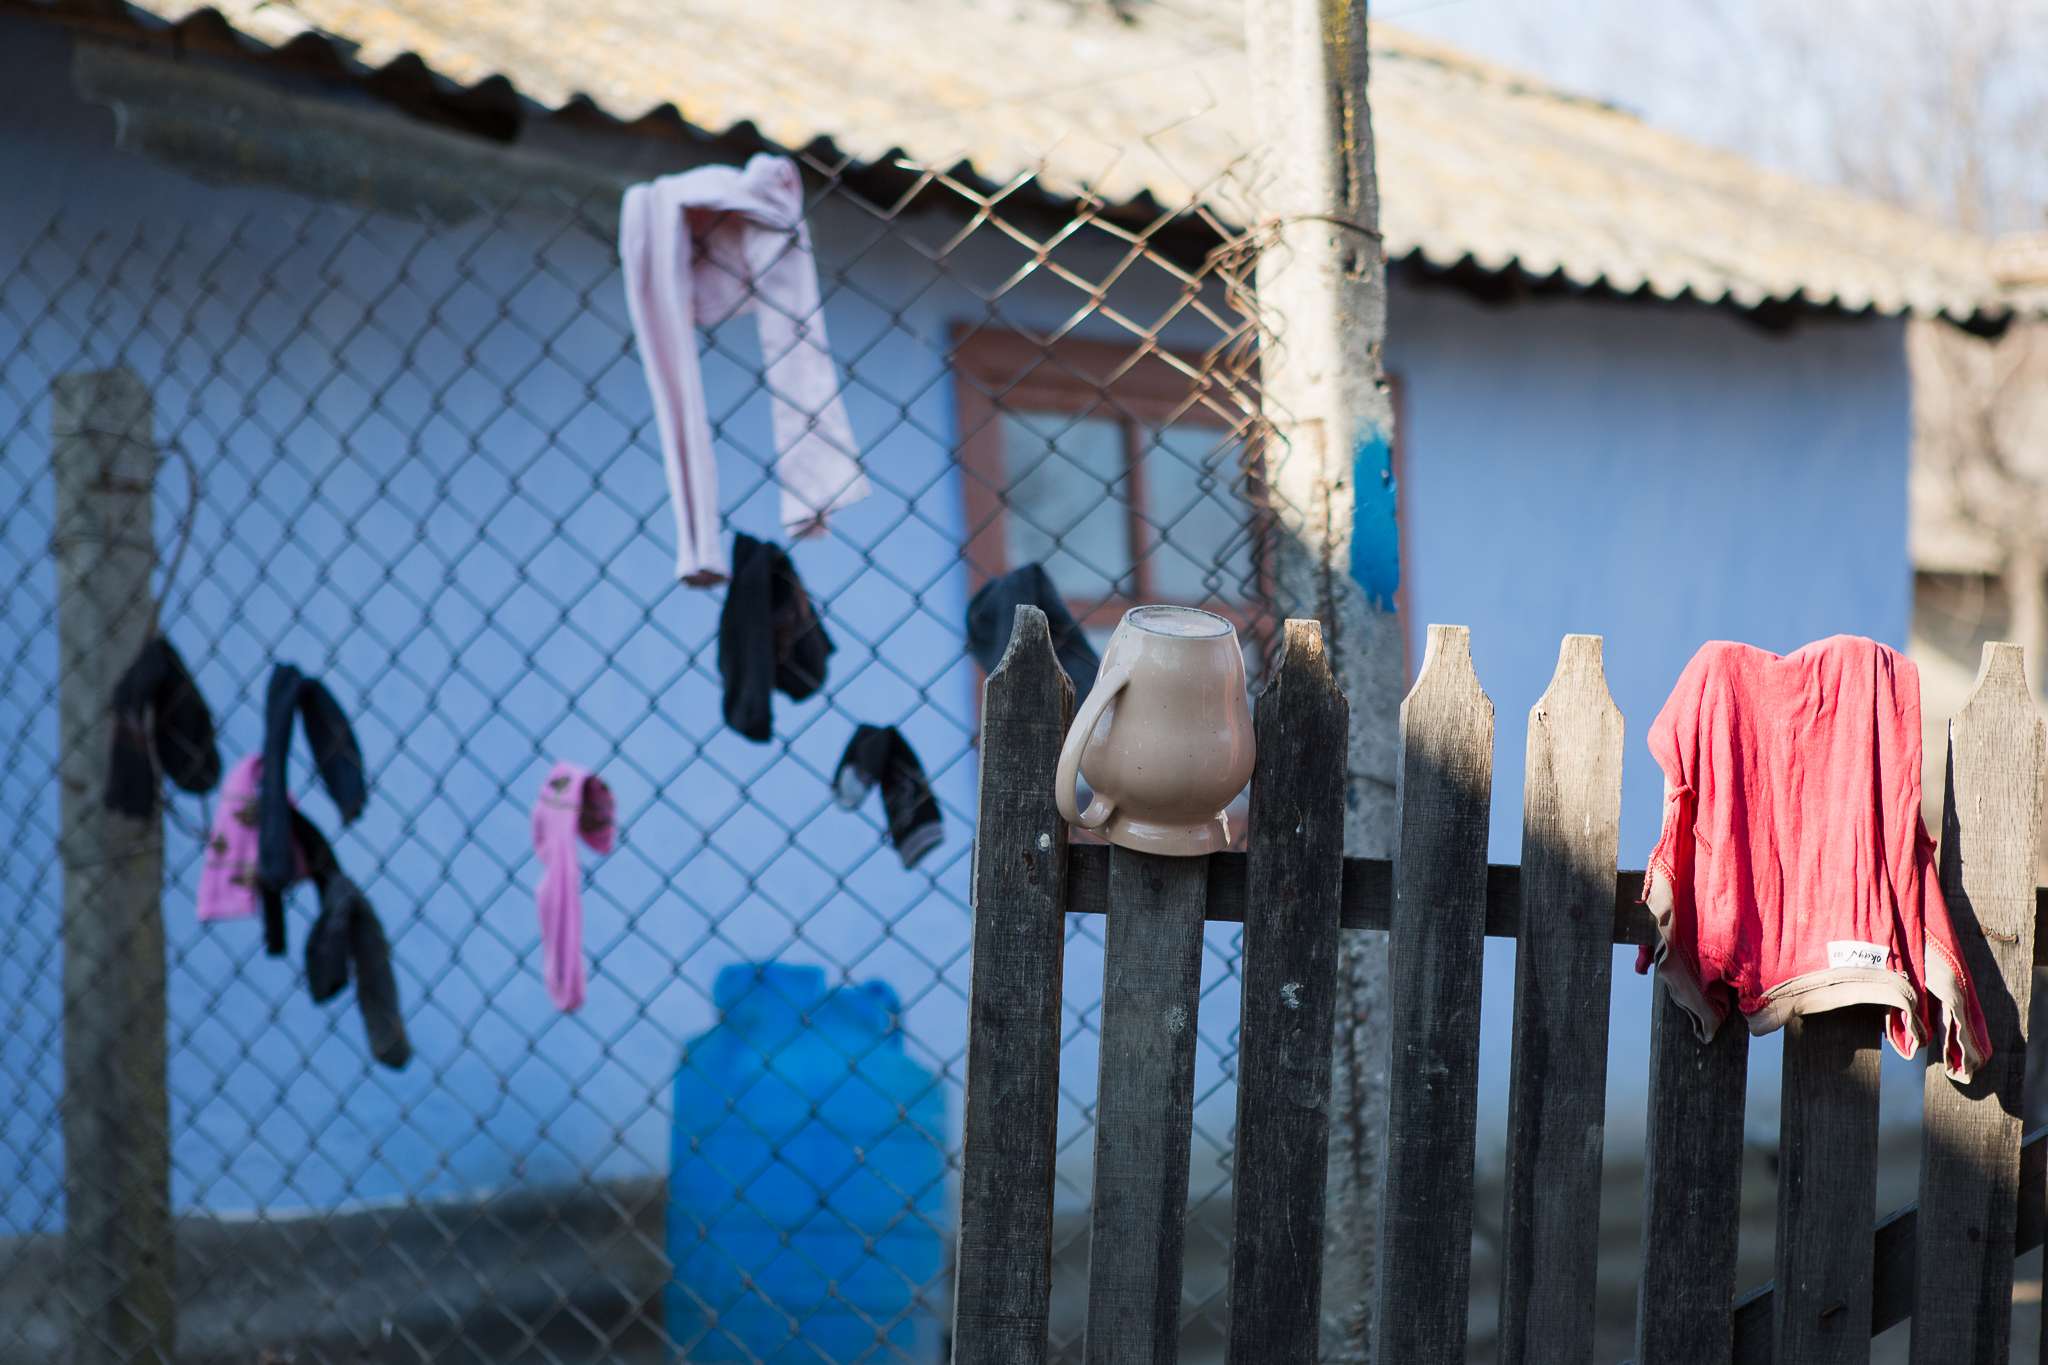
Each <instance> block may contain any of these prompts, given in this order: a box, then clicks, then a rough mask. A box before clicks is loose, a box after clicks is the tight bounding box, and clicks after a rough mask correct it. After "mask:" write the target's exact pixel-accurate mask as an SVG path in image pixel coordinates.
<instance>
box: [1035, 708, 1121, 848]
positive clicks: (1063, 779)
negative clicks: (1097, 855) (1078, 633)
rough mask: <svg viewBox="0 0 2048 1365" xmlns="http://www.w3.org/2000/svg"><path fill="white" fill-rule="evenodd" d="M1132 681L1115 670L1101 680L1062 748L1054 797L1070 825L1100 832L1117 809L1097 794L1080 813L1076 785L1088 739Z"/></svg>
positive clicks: (1108, 800)
mask: <svg viewBox="0 0 2048 1365" xmlns="http://www.w3.org/2000/svg"><path fill="white" fill-rule="evenodd" d="M1130 680H1131V671H1130V670H1129V669H1128V668H1118V669H1113V670H1111V671H1110V672H1108V673H1105V674H1104V675H1102V676H1101V677H1099V678H1097V679H1096V680H1095V687H1094V688H1093V690H1091V691H1090V692H1089V693H1088V700H1086V701H1084V702H1082V703H1081V713H1080V714H1079V715H1077V716H1075V717H1074V724H1073V727H1072V728H1071V729H1069V730H1068V731H1067V742H1066V743H1065V744H1063V745H1061V746H1060V767H1059V776H1058V777H1057V778H1056V779H1055V781H1056V782H1057V784H1058V785H1057V786H1056V787H1055V788H1054V790H1053V795H1054V796H1055V797H1056V798H1057V799H1058V801H1059V805H1060V814H1061V815H1062V816H1063V817H1065V819H1066V821H1067V823H1068V824H1070V825H1079V826H1080V827H1081V828H1082V829H1100V828H1102V826H1103V824H1104V823H1105V822H1106V821H1107V820H1108V819H1109V817H1110V815H1111V814H1113V813H1114V812H1115V810H1116V802H1114V801H1112V800H1110V799H1109V798H1108V797H1106V796H1104V795H1103V794H1102V793H1101V792H1097V793H1095V799H1094V800H1093V801H1090V802H1089V803H1088V809H1087V810H1085V811H1081V810H1078V809H1077V808H1076V807H1075V805H1074V782H1075V780H1076V779H1077V778H1079V777H1080V776H1081V750H1083V749H1085V748H1087V747H1088V736H1090V735H1092V734H1094V733H1095V727H1096V725H1097V724H1098V723H1099V722H1100V721H1101V720H1102V713H1103V712H1104V711H1105V710H1107V709H1108V707H1109V704H1110V703H1111V702H1112V701H1115V700H1116V696H1117V693H1119V692H1121V691H1123V690H1124V684H1126V683H1128V682H1129V681H1130Z"/></svg>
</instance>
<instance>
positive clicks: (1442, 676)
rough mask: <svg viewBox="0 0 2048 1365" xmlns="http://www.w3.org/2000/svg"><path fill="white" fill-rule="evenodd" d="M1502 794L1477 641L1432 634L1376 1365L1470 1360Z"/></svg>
mask: <svg viewBox="0 0 2048 1365" xmlns="http://www.w3.org/2000/svg"><path fill="white" fill-rule="evenodd" d="M1492 786H1493V703H1492V702H1491V701H1489V700H1488V699H1487V696H1486V693H1485V692H1484V691H1483V690H1481V688H1480V686H1479V679H1478V677H1477V676H1475V675H1474V673H1473V671H1472V651H1471V637H1470V635H1469V634H1468V633H1467V632H1466V631H1465V630H1464V629H1463V628H1462V627H1456V626H1431V627H1430V628H1429V649H1428V653H1427V655H1426V656H1425V657H1424V660H1423V664H1422V671H1421V674H1420V675H1419V676H1418V677H1417V678H1416V680H1415V686H1414V688H1413V689H1412V690H1411V691H1410V692H1409V694H1408V698H1407V700H1406V701H1404V702H1402V703H1401V756H1400V769H1399V777H1398V787H1399V790H1398V791H1397V793H1396V797H1395V805H1396V815H1395V833H1394V899H1393V907H1392V912H1391V916H1390V919H1391V923H1390V926H1389V927H1390V937H1389V943H1388V969H1387V972H1388V988H1389V1001H1390V1004H1391V1009H1390V1011H1389V1014H1390V1018H1389V1021H1388V1022H1389V1026H1390V1032H1391V1034H1392V1037H1393V1056H1392V1063H1393V1064H1392V1067H1391V1070H1390V1073H1389V1076H1388V1121H1387V1161H1386V1190H1385V1193H1384V1195H1383V1196H1382V1200H1381V1205H1380V1242H1379V1247H1380V1251H1379V1264H1380V1267H1381V1272H1380V1276H1379V1304H1378V1311H1377V1312H1376V1313H1375V1315H1374V1340H1375V1350H1374V1352H1373V1358H1374V1359H1375V1360H1383V1361H1401V1362H1403V1365H1463V1363H1464V1360H1465V1315H1466V1296H1467V1291H1468V1289H1469V1286H1470V1283H1471V1276H1472V1151H1473V1123H1474V1120H1475V1114H1476V1108H1477V1098H1478V1096H1477V1090H1478V1072H1479V986H1480V960H1481V948H1482V946H1483V942H1484V938H1485V933H1486V834H1487V817H1488V802H1489V800H1490V798H1491V793H1492Z"/></svg>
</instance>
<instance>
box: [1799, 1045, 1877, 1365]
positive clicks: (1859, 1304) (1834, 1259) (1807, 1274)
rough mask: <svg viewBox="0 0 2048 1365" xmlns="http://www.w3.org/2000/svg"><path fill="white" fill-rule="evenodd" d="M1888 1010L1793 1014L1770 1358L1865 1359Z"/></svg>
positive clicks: (1835, 1364)
mask: <svg viewBox="0 0 2048 1365" xmlns="http://www.w3.org/2000/svg"><path fill="white" fill-rule="evenodd" d="M1884 1013H1885V1012H1884V1010H1883V1008H1882V1007H1880V1006H1877V1005H1852V1006H1850V1007H1848V1008H1846V1009H1838V1010H1830V1011H1828V1012H1826V1013H1824V1014H1804V1015H1800V1014H1795V1015H1793V1016H1792V1018H1791V1020H1790V1021H1789V1022H1788V1023H1787V1024H1786V1026H1785V1074H1784V1090H1783V1095H1782V1098H1781V1099H1780V1101H1779V1107H1780V1118H1779V1137H1778V1264H1777V1287H1778V1292H1777V1297H1776V1307H1775V1310H1774V1312H1773V1315H1772V1324H1771V1329H1772V1330H1771V1335H1772V1338H1773V1340H1774V1342H1775V1346H1774V1349H1773V1352H1772V1359H1773V1360H1774V1361H1776V1362H1777V1365H1847V1362H1851V1361H1868V1360H1869V1359H1870V1280H1871V1264H1872V1257H1871V1236H1870V1230H1871V1224H1872V1223H1873V1222H1875V1221H1876V1216H1877V1049H1878V1045H1879V1043H1880V1042H1881V1041H1882V1037H1883V1031H1884Z"/></svg>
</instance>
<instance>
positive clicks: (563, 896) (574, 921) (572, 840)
mask: <svg viewBox="0 0 2048 1365" xmlns="http://www.w3.org/2000/svg"><path fill="white" fill-rule="evenodd" d="M616 828H617V817H616V814H615V806H614V802H613V800H612V793H611V788H609V787H607V786H606V785H605V784H604V779H603V778H600V777H598V776H596V775H595V774H593V773H592V772H590V770H589V769H587V768H581V767H578V766H577V765H576V764H574V763H557V764H556V765H555V766H554V768H553V770H552V771H550V772H549V773H548V777H547V781H545V782H543V783H542V784H541V789H540V799H539V800H537V801H535V802H534V803H533V851H534V853H535V854H536V855H537V856H538V857H539V858H540V861H541V865H542V867H543V869H544V870H543V872H542V873H541V879H540V892H539V894H538V895H537V897H536V898H535V899H536V904H537V906H538V908H539V911H540V941H541V959H542V963H543V974H544V976H545V978H546V981H547V988H548V998H549V999H551V1000H553V1001H554V1002H555V1007H556V1008H557V1009H561V1010H573V1009H576V1008H578V1007H579V1006H581V1005H582V1004H583V996H584V989H585V983H586V979H587V978H586V975H585V971H584V966H583V869H582V867H581V865H580V864H579V863H578V861H577V858H576V840H577V839H578V838H579V837H580V838H581V839H582V840H583V842H584V843H586V844H589V845H590V846H591V847H592V848H593V849H595V850H597V851H598V852H599V853H609V852H611V851H612V837H613V834H614V832H615V830H616Z"/></svg>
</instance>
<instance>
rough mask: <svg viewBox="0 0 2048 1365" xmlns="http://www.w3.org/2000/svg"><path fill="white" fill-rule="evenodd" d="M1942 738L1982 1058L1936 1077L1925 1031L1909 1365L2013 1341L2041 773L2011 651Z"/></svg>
mask: <svg viewBox="0 0 2048 1365" xmlns="http://www.w3.org/2000/svg"><path fill="white" fill-rule="evenodd" d="M1948 733H1949V744H1948V768H1947V771H1948V782H1947V793H1946V797H1947V799H1946V802H1945V807H1944V809H1945V811H1946V816H1945V818H1944V819H1943V821H1942V838H1941V888H1942V894H1943V896H1944V898H1945V899H1946V900H1947V902H1948V909H1949V915H1950V917H1951V918H1952V919H1953V921H1954V923H1955V930H1956V938H1957V940H1958V946H1959V947H1960V948H1961V950H1962V957H1963V967H1964V970H1965V971H1966V972H1967V973H1968V974H1969V976H1970V978H1971V979H1972V981H1974V982H1975V983H1976V987H1977V997H1978V1002H1979V1003H1980V1004H1981V1005H1982V1006H1983V1009H1984V1019H1985V1023H1986V1024H1987V1025H1988V1027H1989V1030H1990V1034H1991V1048H1992V1053H1991V1059H1990V1061H1989V1062H1988V1063H1987V1064H1986V1065H1985V1066H1983V1067H1981V1068H1980V1069H1979V1070H1978V1072H1977V1074H1976V1076H1975V1077H1974V1078H1973V1079H1972V1081H1971V1083H1970V1084H1969V1085H1967V1086H1959V1085H1957V1084H1956V1083H1955V1082H1953V1081H1951V1080H1950V1079H1949V1078H1948V1076H1947V1075H1946V1074H1944V1072H1943V1070H1942V1068H1941V1065H1940V1060H1941V1059H1940V1056H1939V1053H1940V1051H1941V1047H1942V1042H1941V1038H1942V1034H1941V1030H1940V1025H1939V1024H1937V1025H1936V1031H1935V1035H1934V1039H1933V1041H1932V1045H1931V1047H1932V1051H1933V1052H1934V1053H1935V1054H1936V1055H1935V1057H1934V1058H1933V1062H1934V1064H1933V1065H1930V1066H1929V1067H1928V1068H1927V1074H1926V1094H1925V1113H1926V1129H1925V1137H1924V1143H1923V1146H1922V1149H1921V1165H1920V1216H1919V1265H1918V1271H1917V1274H1916V1276H1915V1292H1914V1302H1915V1304H1916V1305H1917V1310H1916V1311H1915V1313H1914V1315H1913V1360H1914V1361H1915V1362H1916V1365H1944V1363H1945V1362H1948V1361H1957V1360H2004V1359H2005V1358H2006V1355H2007V1353H2008V1351H2009V1349H2010V1344H2011V1343H2010V1337H2011V1326H2012V1313H2011V1310H2010V1307H2009V1305H2010V1304H2011V1301H2012V1262H2013V1236H2014V1224H2015V1217H2016V1211H2017V1207H2018V1201H2019V1172H2020V1114H2021V1108H2020V1091H2021V1087H2022V1085H2023V1084H2024V1082H2025V1079H2026V1072H2027V1066H2026V1056H2027V1008H2028V1002H2029V1001H2030V1000H2031V999H2032V998H2033V979H2034V973H2033V959H2034V869H2035V866H2036V861H2035V860H2036V858H2037V857H2038V848H2037V843H2038V834H2037V832H2038V830H2039V829H2040V820H2041V795H2040V793H2041V777H2042V764H2043V737H2042V726H2041V717H2040V713H2039V712H2038V711H2037V710H2036V709H2035V704H2034V699H2033V696H2032V695H2031V693H2030V692H2029V689H2028V687H2027V679H2026V672H2025V669H2024V667H2023V665H2022V660H2021V657H2020V650H2019V647H2018V646H2016V645H2007V644H1987V645H1985V646H1984V659H1983V665H1982V667H1981V668H1980V669H1979V671H1978V674H1977V684H1976V686H1975V687H1974V688H1973V689H1971V692H1970V696H1969V699H1968V700H1967V701H1966V702H1965V703H1964V705H1963V709H1962V710H1961V711H1960V712H1958V713H1957V715H1956V717H1955V719H1953V720H1952V721H1950V722H1949V732H1948ZM1929 951H1930V952H1931V951H1933V950H1932V948H1930V949H1929ZM1937 1012H1938V1011H1937ZM2033 1197H2034V1198H2035V1199H2037V1200H2038V1199H2039V1197H2040V1191H2039V1190H2038V1189H2036V1190H2035V1191H2034V1192H2033Z"/></svg>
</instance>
